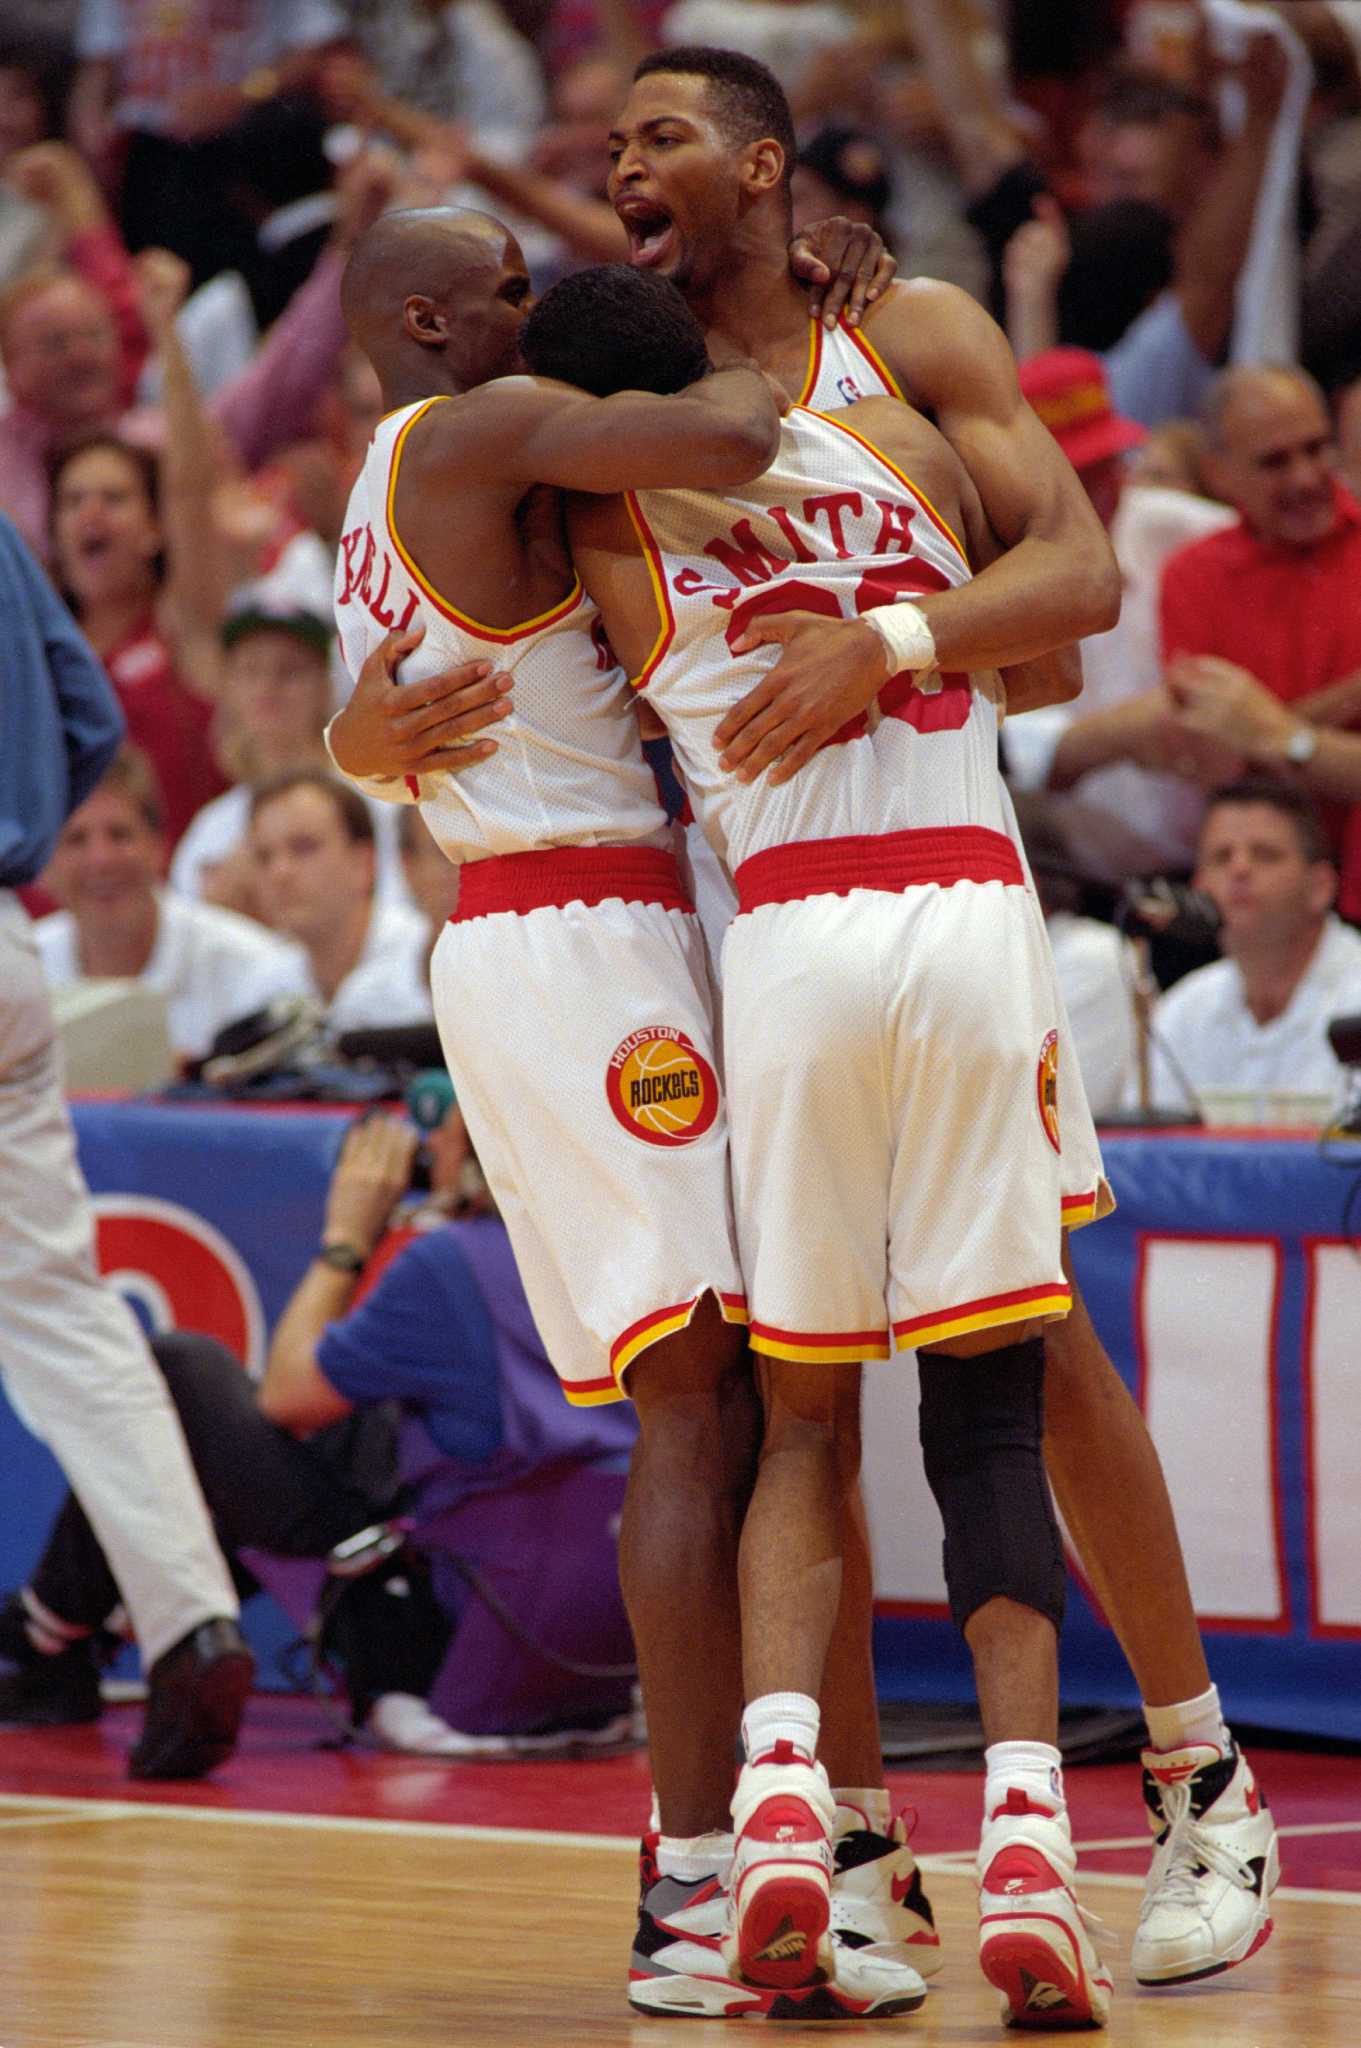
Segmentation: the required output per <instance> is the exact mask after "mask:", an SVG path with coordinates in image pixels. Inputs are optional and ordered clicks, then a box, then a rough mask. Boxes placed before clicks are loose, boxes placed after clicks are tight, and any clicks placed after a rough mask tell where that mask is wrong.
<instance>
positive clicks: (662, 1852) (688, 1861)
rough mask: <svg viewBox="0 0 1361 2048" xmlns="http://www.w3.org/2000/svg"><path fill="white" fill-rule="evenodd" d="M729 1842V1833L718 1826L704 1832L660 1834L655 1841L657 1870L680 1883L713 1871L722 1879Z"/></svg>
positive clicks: (694, 1881) (690, 1881)
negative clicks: (696, 1833) (700, 1833)
mask: <svg viewBox="0 0 1361 2048" xmlns="http://www.w3.org/2000/svg"><path fill="white" fill-rule="evenodd" d="M732 1846H733V1841H732V1836H731V1835H730V1834H725V1833H724V1832H723V1830H722V1829H721V1828H714V1829H713V1830H712V1832H711V1833H709V1834H707V1835H663V1836H662V1838H661V1840H660V1841H659V1842H658V1844H657V1870H658V1874H659V1875H660V1876H662V1877H675V1878H679V1879H680V1880H681V1882H682V1883H683V1884H695V1883H697V1882H698V1880H699V1879H700V1878H702V1877H713V1876H715V1875H717V1876H719V1877H721V1878H723V1879H724V1880H725V1881H726V1879H727V1875H728V1865H729V1864H730V1863H731V1862H732Z"/></svg>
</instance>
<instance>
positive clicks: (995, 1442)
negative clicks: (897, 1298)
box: [917, 1337, 1067, 1630]
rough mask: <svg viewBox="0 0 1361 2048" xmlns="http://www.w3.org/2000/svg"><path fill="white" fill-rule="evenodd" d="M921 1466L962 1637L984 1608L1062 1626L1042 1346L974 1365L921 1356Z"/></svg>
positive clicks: (1021, 1347)
mask: <svg viewBox="0 0 1361 2048" xmlns="http://www.w3.org/2000/svg"><path fill="white" fill-rule="evenodd" d="M917 1366H918V1369H919V1371H920V1374H921V1408H920V1411H919V1416H918V1423H919V1429H920V1434H921V1446H922V1455H923V1461H924V1463H925V1466H926V1477H927V1480H928V1482H929V1484H930V1487H931V1491H932V1493H933V1494H934V1495H935V1497H936V1505H937V1506H938V1507H939V1509H940V1514H941V1520H942V1522H943V1523H944V1524H945V1552H944V1555H945V1584H946V1587H947V1589H948V1591H949V1595H950V1613H951V1615H952V1616H953V1617H954V1622H955V1626H956V1627H957V1628H959V1629H961V1630H962V1629H963V1627H964V1624H965V1623H966V1622H967V1621H968V1619H969V1616H970V1615H971V1614H973V1613H975V1612H976V1611H977V1609H978V1608H980V1607H982V1606H983V1605H984V1603H985V1602H986V1601H988V1600H993V1599H996V1598H999V1597H1001V1598H1004V1599H1007V1600H1015V1601H1017V1602H1018V1603H1019V1604H1020V1605H1021V1606H1023V1607H1033V1608H1035V1609H1037V1610H1038V1612H1039V1613H1041V1614H1043V1615H1047V1616H1048V1618H1049V1620H1050V1621H1052V1622H1053V1624H1054V1627H1055V1628H1056V1629H1057V1628H1058V1627H1059V1626H1060V1625H1061V1623H1062V1621H1063V1605H1064V1596H1065V1592H1066V1586H1067V1575H1066V1573H1065V1570H1064V1563H1063V1544H1062V1540H1061V1539H1060V1536H1059V1529H1058V1522H1057V1520H1056V1518H1055V1515H1054V1504H1053V1501H1052V1500H1051V1498H1050V1494H1049V1482H1048V1480H1047V1479H1046V1477H1045V1471H1044V1454H1043V1447H1044V1342H1043V1339H1042V1338H1039V1337H1033V1338H1031V1339H1030V1341H1029V1342H1028V1343H1025V1344H1008V1345H1006V1346H1005V1347H1004V1348H1002V1349H1001V1350H998V1351H987V1352H984V1353H982V1354H981V1355H980V1356H979V1357H977V1358H949V1357H947V1356H945V1354H944V1353H942V1352H933V1351H919V1352H918V1353H917Z"/></svg>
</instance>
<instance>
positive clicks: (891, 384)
mask: <svg viewBox="0 0 1361 2048" xmlns="http://www.w3.org/2000/svg"><path fill="white" fill-rule="evenodd" d="M840 325H841V328H842V331H843V333H844V334H845V335H846V337H847V339H848V340H849V341H851V342H852V343H853V344H854V345H855V347H856V348H858V349H859V351H860V353H861V355H862V356H867V357H868V358H869V360H870V362H871V363H872V364H873V366H874V369H875V371H876V372H877V373H878V375H879V376H880V377H882V378H883V380H884V383H885V384H886V385H887V387H888V393H889V396H890V398H897V399H901V400H902V403H903V404H904V405H906V404H907V400H906V398H904V397H903V388H902V386H901V384H899V382H898V379H897V378H896V377H895V376H894V374H893V372H892V370H890V368H889V366H888V364H887V363H886V362H885V361H884V359H883V357H882V356H881V355H880V353H879V351H878V349H877V348H876V347H875V346H874V343H873V342H872V341H871V340H870V338H869V336H868V335H867V334H866V333H864V332H863V330H862V329H861V328H859V327H847V325H846V323H845V321H844V320H843V321H841V323H840Z"/></svg>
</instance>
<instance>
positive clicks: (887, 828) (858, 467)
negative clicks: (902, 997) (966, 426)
mask: <svg viewBox="0 0 1361 2048" xmlns="http://www.w3.org/2000/svg"><path fill="white" fill-rule="evenodd" d="M628 504H629V510H630V513H631V515H632V517H633V520H634V524H635V526H636V529H637V532H638V535H639V538H640V540H641V542H642V544H643V547H644V549H645V551H646V554H647V557H648V561H649V565H650V568H651V574H652V584H653V592H654V595H655V597H656V600H657V605H658V611H659V615H660V630H659V632H658V635H657V639H656V642H655V644H654V646H653V648H652V651H651V653H650V655H649V657H648V660H647V662H646V664H645V666H644V668H643V669H642V671H641V672H640V674H639V675H638V676H636V677H635V678H634V682H635V684H636V686H637V687H639V688H642V689H646V691H647V692H648V695H649V698H650V699H651V700H652V702H653V703H654V704H655V705H656V707H657V710H658V712H659V713H660V714H661V716H662V718H663V719H664V720H665V721H666V725H667V729H668V731H669V733H670V735H671V742H672V745H673V747H674V748H675V750H676V754H677V757H678V759H679V762H680V765H681V769H682V771H683V773H684V777H685V782H686V786H687V788H688V790H689V793H690V799H691V802H692V803H693V805H694V808H695V811H696V814H697V816H698V818H699V821H700V823H701V825H702V826H703V828H704V831H705V835H706V837H707V838H708V839H709V841H710V843H711V844H712V845H713V847H714V849H715V851H716V852H717V853H718V854H719V856H720V858H721V859H723V860H724V861H726V863H727V865H728V867H729V868H730V869H736V868H737V867H739V866H740V865H741V863H742V862H743V861H744V860H746V859H748V858H749V857H750V856H751V855H752V854H754V853H759V852H762V851H764V850H765V849H766V848H767V847H771V846H782V845H786V844H788V843H789V842H790V841H792V840H803V839H832V838H841V837H846V836H852V835H855V834H860V833H875V834H878V833H885V832H899V831H909V830H913V829H916V828H918V827H922V826H955V825H983V826H987V827H990V828H991V829H993V830H995V831H999V832H1000V831H1005V830H1006V829H1007V820H1006V815H1005V811H1004V808H1003V803H1002V798H1001V785H1000V778H999V776H998V773H997V715H996V709H995V705H994V702H993V699H992V696H991V694H990V690H991V687H992V685H993V682H994V679H993V678H992V677H988V678H986V679H985V678H982V677H980V678H978V679H977V681H978V682H979V684H980V685H982V687H978V688H976V687H974V682H973V679H971V678H970V677H969V676H967V675H939V674H937V675H932V676H929V677H927V678H926V680H925V681H924V683H923V684H922V685H921V686H918V685H917V683H916V682H915V681H914V680H913V678H912V677H911V676H910V675H902V676H897V677H894V678H893V679H892V680H891V681H890V682H889V683H888V684H887V685H886V686H885V687H884V689H883V690H881V691H880V693H879V701H878V703H877V705H875V706H872V707H871V710H870V712H869V713H868V714H867V715H862V716H859V717H857V718H855V719H853V720H851V721H850V722H849V723H848V724H847V725H846V726H845V727H843V728H842V730H841V732H840V733H838V734H837V735H836V737H835V738H834V739H833V740H832V741H830V742H829V743H828V744H827V745H826V746H824V747H823V749H822V750H821V752H819V753H818V754H816V755H815V756H814V758H813V759H812V760H811V761H810V762H808V764H807V765H806V766H805V767H804V768H802V769H800V771H799V773H798V774H797V775H796V776H795V777H794V778H793V780H792V781H790V782H787V783H784V784H781V785H780V786H778V787H775V788H772V787H771V785H770V783H769V781H768V779H767V778H766V777H764V776H763V777H762V778H761V779H760V780H759V781H757V782H754V783H751V784H745V783H740V782H738V781H737V780H736V779H735V778H734V777H733V776H732V775H730V774H728V773H727V772H726V771H725V770H723V769H721V768H720V767H719V765H718V750H717V748H716V746H715V744H714V737H713V735H714V728H715V726H717V725H718V723H719V722H720V720H721V719H722V718H723V717H724V715H725V713H726V712H727V711H729V710H730V709H731V707H732V706H733V705H734V704H736V703H738V702H739V701H740V699H741V698H743V697H744V696H745V695H746V694H747V692H748V691H749V690H750V689H751V688H752V686H753V685H754V684H755V683H756V682H757V681H758V679H759V678H760V677H761V676H762V675H763V674H764V673H765V671H766V670H767V669H769V668H771V667H773V666H774V664H775V662H776V661H777V660H778V658H779V654H780V649H779V648H778V647H777V646H768V647H759V648H757V649H756V650H755V651H754V652H753V653H750V654H744V655H734V654H733V653H732V651H731V650H732V642H733V641H735V640H737V639H739V638H740V637H741V634H742V632H743V629H744V628H745V627H746V626H747V625H749V624H750V623H751V622H752V621H753V620H755V619H757V618H759V617H760V616H761V615H762V614H765V613H774V612H798V611H803V612H816V613H820V614H822V615H823V616H824V617H829V618H855V617H856V616H857V615H858V614H861V613H864V612H867V611H870V610H872V609H873V608H874V607H875V606H876V605H880V604H892V603H893V602H895V600H896V599H898V598H899V597H903V598H911V597H914V596H921V595H923V594H924V593H926V592H929V591H933V590H945V589H948V588H952V587H955V586H958V585H959V584H962V583H966V582H967V581H968V580H969V574H970V572H969V565H968V562H967V560H966V558H965V555H964V551H963V548H962V546H961V544H960V542H959V540H958V539H957V538H956V536H955V535H954V534H953V533H952V532H951V530H950V528H949V527H948V526H947V525H946V524H945V522H944V520H943V519H942V518H941V517H940V515H939V514H938V513H937V512H936V510H935V509H934V507H933V506H932V505H930V504H929V503H928V501H927V500H926V499H925V498H924V497H923V496H922V494H921V493H920V492H919V491H918V490H916V488H915V487H914V486H913V484H912V483H911V482H910V481H909V480H908V478H907V477H906V476H904V475H903V474H902V472H901V471H900V470H898V469H897V468H896V467H895V466H894V465H893V464H892V463H891V462H890V461H889V460H888V459H887V457H885V456H884V455H882V454H880V453H879V451H878V450H877V449H876V448H874V447H873V446H872V445H871V444H870V443H869V442H867V441H865V440H864V439H863V438H862V437H861V436H860V435H859V434H857V433H856V432H854V431H853V429H852V427H851V426H850V425H849V424H848V423H847V421H846V419H845V417H844V416H842V417H840V418H837V419H832V418H830V417H828V416H826V415H824V414H821V413H815V412H810V411H807V410H805V409H804V408H802V407H796V408H795V410H794V411H793V412H791V413H790V414H789V415H788V417H787V418H786V419H785V421H784V423H783V427H782V432H781V440H780V449H779V453H778V454H777V456H776V459H775V461H774V463H773V464H772V465H771V467H770V468H769V469H768V470H767V471H766V473H765V475H764V476H762V477H759V478H757V480H756V481H755V482H754V483H752V484H748V485H746V486H744V487H743V489H742V490H741V491H740V492H732V493H730V494H729V495H727V496H725V497H719V496H717V495H715V494H713V493H710V492H696V491H641V492H636V493H632V494H630V496H629V499H628Z"/></svg>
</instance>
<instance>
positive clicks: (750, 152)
mask: <svg viewBox="0 0 1361 2048" xmlns="http://www.w3.org/2000/svg"><path fill="white" fill-rule="evenodd" d="M784 165H785V156H784V151H783V149H781V147H780V145H779V143H778V142H777V141H776V140H775V138H774V136H773V135H767V136H765V137H764V138H763V140H762V141H760V142H753V143H749V144H748V146H747V151H746V159H745V162H744V163H743V166H742V182H743V184H744V186H745V187H746V189H747V191H748V193H749V194H750V195H751V197H752V198H753V199H756V198H760V197H761V196H762V195H763V194H764V193H766V192H773V191H775V190H776V189H777V187H778V186H779V185H780V184H781V183H782V182H783V180H784Z"/></svg>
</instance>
